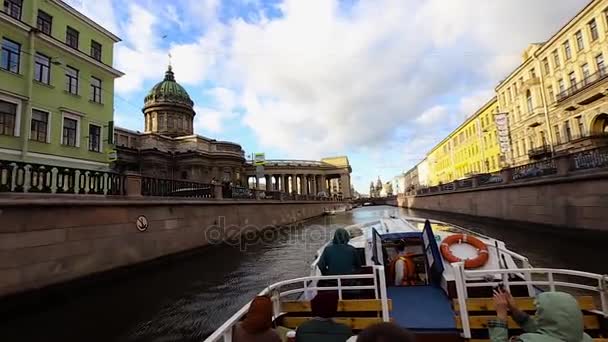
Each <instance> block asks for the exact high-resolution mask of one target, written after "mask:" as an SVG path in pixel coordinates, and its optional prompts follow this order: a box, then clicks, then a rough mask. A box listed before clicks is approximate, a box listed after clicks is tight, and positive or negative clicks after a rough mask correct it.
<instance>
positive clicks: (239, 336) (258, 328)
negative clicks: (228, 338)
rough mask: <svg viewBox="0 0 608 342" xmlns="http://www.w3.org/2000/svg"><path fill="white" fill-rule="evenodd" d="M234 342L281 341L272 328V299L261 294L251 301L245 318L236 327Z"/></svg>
mask: <svg viewBox="0 0 608 342" xmlns="http://www.w3.org/2000/svg"><path fill="white" fill-rule="evenodd" d="M232 340H233V341H234V342H281V338H280V337H279V335H277V333H276V332H274V330H272V301H271V300H270V297H268V296H259V297H255V299H254V300H253V301H252V302H251V305H250V306H249V311H247V315H246V316H245V319H244V320H243V321H241V322H239V323H238V324H237V325H236V326H235V328H234V336H233V339H232Z"/></svg>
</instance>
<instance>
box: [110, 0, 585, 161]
mask: <svg viewBox="0 0 608 342" xmlns="http://www.w3.org/2000/svg"><path fill="white" fill-rule="evenodd" d="M99 1H100V2H101V1H108V0H99ZM587 1H588V0H535V1H529V0H495V1H487V0H450V1H445V0H427V1H419V0H373V1H371V0H370V1H363V0H361V1H355V2H352V4H349V5H346V6H351V7H349V8H347V9H346V11H345V8H344V7H345V5H344V3H342V2H340V1H339V0H308V1H302V0H284V1H282V2H281V3H279V4H278V5H277V6H276V8H277V9H278V10H280V12H281V13H282V17H278V18H273V19H269V18H267V17H266V16H265V14H264V10H263V9H262V7H263V6H264V5H260V4H259V3H258V2H257V1H252V4H257V5H254V6H253V7H254V8H256V7H257V8H259V13H258V14H257V15H255V13H253V14H252V13H247V14H245V15H244V16H246V17H247V18H246V19H238V18H237V19H233V20H232V21H229V22H227V23H226V22H225V23H220V21H219V19H218V13H219V12H220V6H221V5H222V3H221V2H220V1H219V0H205V1H199V0H187V1H183V2H175V3H172V4H171V5H166V6H168V7H172V6H175V7H173V8H174V9H168V10H167V13H166V14H159V15H161V17H158V16H157V15H156V14H154V13H155V12H154V11H152V10H150V8H155V7H150V6H152V5H150V6H148V7H144V6H140V5H137V4H136V3H131V4H130V5H129V6H128V10H129V18H130V19H129V21H128V22H127V24H126V25H125V26H124V27H121V29H122V32H123V33H122V35H123V36H124V38H125V40H126V42H125V43H124V44H120V45H119V46H117V48H116V64H117V67H118V68H119V69H121V70H123V71H125V72H126V73H127V75H126V76H125V77H123V78H122V79H119V81H118V82H117V84H116V89H117V90H118V92H119V93H127V92H132V91H135V90H140V89H141V88H142V87H143V85H144V82H147V81H151V80H159V79H160V78H161V77H162V70H164V68H165V66H166V63H167V53H169V52H171V54H172V55H173V64H174V70H175V73H176V77H177V79H178V81H179V82H181V83H183V84H185V85H186V86H190V87H189V88H188V89H189V90H191V89H193V88H195V86H202V85H203V84H205V86H206V85H207V84H209V83H210V84H212V87H215V88H214V89H212V90H210V91H209V92H208V94H207V95H205V96H209V97H210V99H211V100H212V101H211V103H205V104H204V105H202V104H201V105H200V107H197V113H198V114H197V129H204V130H207V131H211V132H220V131H222V129H223V127H224V124H225V122H226V120H228V119H230V120H236V119H237V118H238V117H242V123H243V124H244V125H246V126H247V127H249V128H250V129H251V130H252V132H253V133H254V134H255V136H256V137H257V139H258V140H259V143H260V144H261V145H262V146H261V147H264V148H269V147H270V148H274V149H278V150H279V151H281V152H282V153H284V156H285V157H294V158H318V157H320V156H324V155H331V154H337V153H339V154H342V153H346V152H348V153H356V152H357V151H359V152H360V151H366V152H369V153H370V154H372V155H378V156H382V155H383V153H384V152H385V151H387V150H391V151H399V153H401V152H403V154H407V156H405V157H398V158H401V159H400V160H399V162H404V163H405V162H406V161H407V160H409V159H413V158H415V157H413V156H420V155H421V154H424V152H427V150H424V148H430V147H432V145H433V144H434V143H436V142H438V141H439V140H440V139H441V138H442V137H443V136H445V134H447V133H448V132H447V131H446V129H447V127H451V128H453V127H455V126H457V125H458V123H460V122H461V121H462V120H463V119H464V118H465V117H467V116H469V115H471V114H472V113H473V112H474V111H475V110H477V109H478V108H479V107H480V106H481V105H482V104H483V103H485V102H486V101H487V100H489V99H490V97H491V96H493V88H494V86H495V85H496V83H497V82H498V81H499V80H500V79H501V78H502V77H504V76H505V75H506V74H507V73H508V72H510V71H511V70H512V69H513V68H514V67H515V66H516V65H517V64H518V63H519V62H520V58H521V57H520V56H521V52H522V51H523V50H524V49H525V47H526V46H527V45H528V44H529V43H531V42H536V41H542V40H544V39H547V38H548V37H549V36H550V35H551V34H552V33H553V32H555V31H556V30H557V29H558V28H559V27H560V26H561V25H563V24H564V23H565V22H567V20H568V19H569V18H570V17H572V16H573V15H574V14H575V13H576V11H577V10H578V9H580V8H581V7H582V6H583V5H584V4H585V3H586V2H587ZM139 3H141V2H139ZM252 17H256V18H258V20H250V19H251V18H252ZM163 20H165V21H168V22H170V23H171V25H173V26H179V27H180V28H182V29H183V28H184V27H189V28H192V27H198V28H200V30H199V31H200V32H201V33H200V35H199V36H198V37H185V36H184V37H179V38H181V39H180V43H173V44H170V43H167V42H165V41H162V40H161V39H160V38H159V37H162V34H159V31H160V30H161V29H164V28H163V27H161V26H162V25H165V24H166V23H163V22H162V21H163ZM177 21H181V22H183V25H180V24H179V23H178V22H177ZM184 25H185V26H184ZM173 38H174V37H168V38H167V41H170V40H176V39H173ZM184 38H185V39H184ZM190 92H191V93H192V91H190ZM191 95H192V94H191ZM237 108H238V111H239V112H241V111H242V112H244V115H242V116H240V114H236V113H235V111H236V109H237ZM401 133H402V134H401ZM404 167H405V166H404ZM355 172H358V170H355Z"/></svg>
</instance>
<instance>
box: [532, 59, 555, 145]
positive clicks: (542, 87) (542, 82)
mask: <svg viewBox="0 0 608 342" xmlns="http://www.w3.org/2000/svg"><path fill="white" fill-rule="evenodd" d="M537 52H538V51H536V52H534V55H533V56H534V61H535V62H536V63H535V64H536V68H538V69H537V70H538V75H539V78H540V97H541V99H542V101H543V110H544V111H545V125H547V133H548V135H549V139H547V141H548V142H549V147H550V148H551V156H553V155H554V154H555V148H554V146H553V128H551V123H550V121H549V105H548V104H547V99H546V97H545V79H544V77H543V70H542V66H541V65H540V61H539V60H538V55H537Z"/></svg>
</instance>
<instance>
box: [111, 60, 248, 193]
mask: <svg viewBox="0 0 608 342" xmlns="http://www.w3.org/2000/svg"><path fill="white" fill-rule="evenodd" d="M193 107H194V102H193V101H192V99H191V98H190V96H189V95H188V92H187V91H186V90H185V89H184V88H183V87H182V86H181V85H180V84H179V83H177V81H176V80H175V75H174V73H173V71H172V69H171V66H169V68H168V69H167V71H166V72H165V77H164V79H163V80H162V81H161V82H159V83H158V84H156V85H155V86H154V87H153V88H152V89H151V90H150V92H149V93H148V95H146V97H145V99H144V106H143V109H142V112H143V115H144V122H145V123H144V132H143V133H141V132H136V131H132V130H128V129H124V128H119V127H116V128H115V130H114V143H115V145H116V151H117V160H116V161H115V162H113V168H114V169H115V170H117V171H136V172H139V173H141V174H142V175H143V176H148V177H155V178H165V179H177V180H188V181H195V182H201V183H210V182H211V181H212V180H216V181H228V182H233V183H234V184H242V183H243V182H244V179H245V152H244V151H243V149H242V148H241V146H240V145H239V144H236V143H233V142H229V141H217V140H215V139H210V138H207V137H203V136H200V135H196V134H194V117H195V115H196V113H195V112H194V109H193Z"/></svg>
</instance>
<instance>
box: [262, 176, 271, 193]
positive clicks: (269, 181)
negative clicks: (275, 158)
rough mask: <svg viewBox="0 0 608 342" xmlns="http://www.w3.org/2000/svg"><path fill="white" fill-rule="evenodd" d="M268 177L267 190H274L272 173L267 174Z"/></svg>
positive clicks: (266, 177)
mask: <svg viewBox="0 0 608 342" xmlns="http://www.w3.org/2000/svg"><path fill="white" fill-rule="evenodd" d="M264 179H266V191H272V175H265V176H264Z"/></svg>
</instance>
